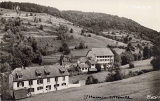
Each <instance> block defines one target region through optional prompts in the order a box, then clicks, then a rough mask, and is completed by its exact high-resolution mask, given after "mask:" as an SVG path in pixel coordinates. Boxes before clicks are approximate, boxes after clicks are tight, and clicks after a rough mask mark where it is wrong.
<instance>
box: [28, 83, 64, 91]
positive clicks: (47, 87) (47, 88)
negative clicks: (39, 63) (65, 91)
mask: <svg viewBox="0 0 160 101" xmlns="http://www.w3.org/2000/svg"><path fill="white" fill-rule="evenodd" d="M61 86H66V83H62V84H61ZM57 87H59V84H55V85H54V89H56V88H57ZM42 89H43V86H39V87H37V90H42ZM28 90H29V92H34V88H29V89H28ZM46 90H51V85H47V86H46Z"/></svg>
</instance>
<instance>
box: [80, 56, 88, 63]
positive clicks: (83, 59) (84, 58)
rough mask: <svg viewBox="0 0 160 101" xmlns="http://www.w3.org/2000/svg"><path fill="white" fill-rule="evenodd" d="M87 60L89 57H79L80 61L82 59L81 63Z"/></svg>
mask: <svg viewBox="0 0 160 101" xmlns="http://www.w3.org/2000/svg"><path fill="white" fill-rule="evenodd" d="M87 60H88V59H87V57H81V58H80V59H79V61H80V62H81V63H85V62H86V61H87Z"/></svg>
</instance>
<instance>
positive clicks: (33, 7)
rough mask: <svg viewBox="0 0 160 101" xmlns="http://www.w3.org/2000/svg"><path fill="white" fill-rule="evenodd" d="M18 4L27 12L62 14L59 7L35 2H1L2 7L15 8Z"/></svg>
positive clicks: (0, 6)
mask: <svg viewBox="0 0 160 101" xmlns="http://www.w3.org/2000/svg"><path fill="white" fill-rule="evenodd" d="M17 6H19V7H20V10H21V11H26V12H37V13H47V14H51V15H53V16H56V17H60V16H61V12H60V11H59V10H58V9H57V8H53V7H49V6H48V7H46V6H42V5H38V4H34V3H19V2H0V8H6V9H15V8H16V7H17Z"/></svg>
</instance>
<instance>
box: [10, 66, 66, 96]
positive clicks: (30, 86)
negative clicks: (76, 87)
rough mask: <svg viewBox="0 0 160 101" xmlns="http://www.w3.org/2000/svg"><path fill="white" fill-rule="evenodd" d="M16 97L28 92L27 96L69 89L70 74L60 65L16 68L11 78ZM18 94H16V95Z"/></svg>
mask: <svg viewBox="0 0 160 101" xmlns="http://www.w3.org/2000/svg"><path fill="white" fill-rule="evenodd" d="M9 81H10V86H11V87H12V89H13V92H14V94H13V95H15V96H17V95H18V91H20V90H22V89H23V90H26V91H27V92H28V93H27V95H26V96H32V95H34V94H40V93H47V92H50V91H56V90H61V89H66V88H68V83H69V73H68V71H67V70H66V69H65V68H64V67H61V66H60V65H49V66H40V67H26V68H16V69H15V70H13V71H12V73H11V74H10V76H9ZM15 93H16V94H15Z"/></svg>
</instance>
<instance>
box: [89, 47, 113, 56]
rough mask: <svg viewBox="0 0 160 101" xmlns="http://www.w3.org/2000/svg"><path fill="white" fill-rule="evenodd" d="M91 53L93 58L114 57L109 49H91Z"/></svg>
mask: <svg viewBox="0 0 160 101" xmlns="http://www.w3.org/2000/svg"><path fill="white" fill-rule="evenodd" d="M91 51H92V52H93V54H94V55H95V56H106V55H114V54H113V53H112V51H111V50H110V49H109V48H92V49H91Z"/></svg>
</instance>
